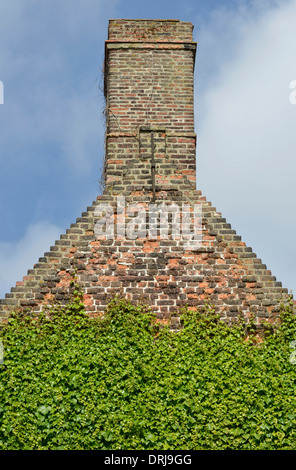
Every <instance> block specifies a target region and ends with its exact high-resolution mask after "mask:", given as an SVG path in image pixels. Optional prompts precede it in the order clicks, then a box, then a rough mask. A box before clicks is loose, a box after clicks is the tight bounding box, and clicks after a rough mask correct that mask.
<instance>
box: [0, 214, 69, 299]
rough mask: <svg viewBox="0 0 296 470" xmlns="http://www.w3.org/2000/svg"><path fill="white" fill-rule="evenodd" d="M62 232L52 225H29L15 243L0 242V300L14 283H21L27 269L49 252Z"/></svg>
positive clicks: (41, 223)
mask: <svg viewBox="0 0 296 470" xmlns="http://www.w3.org/2000/svg"><path fill="white" fill-rule="evenodd" d="M61 233H63V231H62V230H61V229H60V228H59V227H56V226H55V225H53V224H49V223H47V222H40V223H37V224H34V225H30V226H29V227H28V229H27V231H26V233H25V235H24V237H23V238H22V239H21V240H19V241H18V242H16V243H2V242H0V298H3V297H4V296H5V294H6V293H7V292H9V291H10V289H11V287H14V286H15V283H16V281H21V280H22V278H23V277H24V276H25V275H26V274H27V271H28V269H31V268H33V264H35V263H37V262H38V259H39V258H40V257H42V256H43V254H44V253H45V252H47V251H49V248H50V246H52V245H54V242H55V240H58V239H59V238H60V235H61Z"/></svg>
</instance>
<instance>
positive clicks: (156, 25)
mask: <svg viewBox="0 0 296 470" xmlns="http://www.w3.org/2000/svg"><path fill="white" fill-rule="evenodd" d="M192 31H193V25H192V23H190V22H185V21H180V20H161V19H160V20H155V19H154V20H151V19H112V20H109V28H108V40H109V41H120V42H122V41H139V42H145V41H149V42H151V41H152V42H154V41H169V42H192Z"/></svg>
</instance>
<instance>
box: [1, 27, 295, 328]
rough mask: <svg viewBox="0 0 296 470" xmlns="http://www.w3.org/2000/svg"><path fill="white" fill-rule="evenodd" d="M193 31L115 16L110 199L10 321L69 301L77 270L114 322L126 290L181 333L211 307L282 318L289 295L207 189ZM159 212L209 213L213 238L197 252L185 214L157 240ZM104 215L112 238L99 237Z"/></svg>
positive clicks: (39, 276)
mask: <svg viewBox="0 0 296 470" xmlns="http://www.w3.org/2000/svg"><path fill="white" fill-rule="evenodd" d="M192 29H193V27H192V25H191V23H187V22H180V21H177V20H153V21H152V20H110V22H109V37H108V40H107V41H106V57H105V94H106V117H107V125H106V156H105V169H104V183H105V189H104V193H103V195H102V196H98V198H97V199H96V201H94V202H93V204H92V205H91V206H90V207H88V208H87V210H86V212H84V213H83V214H82V216H81V217H80V218H78V219H77V221H76V223H74V224H72V226H71V227H70V228H69V229H68V230H67V231H66V233H65V234H64V235H61V237H60V239H59V240H57V241H56V243H55V245H54V246H52V247H51V248H50V251H49V252H47V253H45V254H44V256H43V257H42V258H40V259H39V262H38V263H37V264H36V265H35V266H34V268H33V269H30V270H29V271H28V274H27V276H26V277H25V278H24V279H23V280H22V281H20V282H18V283H17V285H16V286H15V287H14V288H12V289H11V292H10V293H9V294H7V295H6V297H5V299H3V300H1V301H0V315H1V318H2V319H5V318H6V317H7V316H8V315H9V312H10V311H11V310H12V309H15V308H32V309H33V310H35V311H40V309H42V308H43V306H44V305H48V304H50V303H51V302H53V301H55V300H57V301H60V302H61V303H66V302H67V301H68V299H69V296H70V294H71V292H72V290H73V287H72V286H71V285H72V284H71V281H72V279H73V275H74V274H75V275H76V276H77V280H78V282H79V284H80V286H81V287H82V289H83V292H84V301H85V305H86V310H87V311H88V312H89V314H91V315H101V314H103V313H104V310H105V308H106V306H107V304H108V301H109V300H110V298H111V297H112V296H113V295H116V294H119V293H120V294H122V295H124V296H125V297H127V298H129V299H130V300H132V301H133V302H143V301H144V302H146V303H147V304H148V305H149V306H151V307H152V308H153V309H154V310H155V312H156V314H157V316H158V318H159V319H160V320H161V321H165V322H171V325H172V327H178V326H179V309H180V308H181V307H183V306H185V305H187V306H189V307H190V308H192V309H197V308H198V307H199V306H200V305H203V304H204V303H205V302H208V301H209V302H212V303H214V304H215V305H216V306H217V309H218V311H219V312H220V314H221V317H222V318H223V319H225V320H232V319H236V318H237V317H238V315H243V316H244V317H245V318H248V317H249V316H250V315H251V314H254V315H255V318H256V320H257V322H258V323H261V322H262V321H263V320H269V321H272V320H273V319H274V318H275V317H276V316H277V315H278V311H279V302H280V301H281V300H282V299H283V300H285V299H287V296H288V292H287V290H286V289H283V288H282V286H281V283H279V282H277V281H276V279H275V278H274V277H273V276H272V274H271V272H270V271H269V270H268V269H267V267H266V266H265V265H264V264H263V263H262V261H261V260H260V259H258V258H257V257H256V254H254V253H253V251H252V249H251V248H249V247H247V246H246V245H245V243H243V242H242V240H241V238H240V237H239V236H238V235H237V234H236V232H235V231H234V230H233V229H232V228H231V226H230V224H228V223H227V222H226V220H225V219H224V218H223V217H222V215H221V214H220V213H219V212H217V210H216V208H214V207H213V206H212V205H211V203H210V202H208V201H207V200H206V198H205V197H204V196H203V195H202V194H201V192H200V191H197V190H196V189H195V185H196V173H195V172H196V164H195V149H196V135H195V133H194V115H193V91H194V90H193V71H194V62H195V51H196V44H195V43H194V42H193V41H192ZM120 197H121V198H125V199H124V202H125V208H126V210H127V212H128V209H129V208H131V205H132V204H134V205H135V204H137V205H138V206H139V205H140V208H141V209H142V212H141V214H142V215H141V217H140V216H139V213H138V217H137V219H135V215H132V213H131V214H127V217H124V218H122V217H123V214H122V213H121V212H122V211H121V207H120V206H119V205H118V201H119V198H120ZM153 204H154V206H155V207H156V208H159V207H160V206H161V205H164V206H166V207H169V208H170V209H172V208H173V209H174V211H176V212H177V213H178V214H181V215H182V209H183V206H184V204H185V205H186V207H187V208H190V210H191V212H190V214H191V215H192V214H193V211H194V208H195V207H196V206H198V207H199V208H200V209H201V214H202V221H201V222H202V223H201V225H200V230H201V237H202V239H201V241H200V242H199V243H197V244H196V246H195V245H194V246H193V247H190V248H189V249H188V247H187V248H186V236H184V234H183V233H181V234H180V235H179V236H176V234H175V233H174V226H173V220H174V219H173V217H174V214H173V213H172V214H171V216H170V217H169V218H168V225H167V229H168V232H167V233H166V234H165V236H163V233H162V232H161V230H160V221H159V220H158V219H155V220H154V221H153V223H154V225H153V224H152V229H153V230H152V233H151V231H150V232H148V231H147V227H148V223H149V217H148V215H149V209H150V212H151V206H152V205H153ZM103 207H105V209H106V210H105V212H104V211H102V208H103ZM106 211H107V212H106ZM108 211H109V212H108ZM108 214H109V215H108ZM136 215H137V213H136ZM102 216H103V217H104V220H105V225H106V226H107V225H108V226H109V227H111V229H112V230H111V235H110V236H109V238H108V237H106V236H104V235H103V234H99V235H98V230H97V228H98V222H99V221H100V220H101V221H102V218H101V217H102ZM181 218H182V217H181ZM122 221H124V223H125V228H126V229H127V230H126V232H125V233H123V231H122V229H123V225H122ZM136 222H137V223H136ZM130 228H134V231H133V232H132V233H133V235H135V233H136V235H137V236H136V237H134V238H133V237H131V236H129V235H128V234H129V229H130ZM149 228H150V229H151V226H150V227H149ZM135 229H136V230H135Z"/></svg>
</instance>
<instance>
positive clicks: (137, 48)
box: [105, 20, 196, 193]
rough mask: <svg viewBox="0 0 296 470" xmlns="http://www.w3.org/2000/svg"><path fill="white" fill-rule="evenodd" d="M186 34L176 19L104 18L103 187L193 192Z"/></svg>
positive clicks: (190, 48)
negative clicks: (107, 22) (104, 114)
mask: <svg viewBox="0 0 296 470" xmlns="http://www.w3.org/2000/svg"><path fill="white" fill-rule="evenodd" d="M192 30H193V26H192V24H191V23H188V22H180V21H179V20H110V22H109V36H108V40H107V41H106V46H105V96H106V117H107V126H106V127H107V129H106V165H105V184H106V187H108V188H110V187H112V188H113V190H114V191H116V192H119V193H120V192H123V191H125V190H130V189H132V188H135V187H138V188H139V186H140V190H143V192H144V193H149V192H151V191H152V192H153V190H155V192H156V193H157V192H158V191H160V190H162V191H163V190H166V189H171V190H172V189H180V188H188V187H191V188H195V169H196V164H195V145H196V135H195V133H194V102H193V72H194V62H195V53H196V43H195V42H193V41H192Z"/></svg>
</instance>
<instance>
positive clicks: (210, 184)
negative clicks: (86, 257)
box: [0, 0, 296, 298]
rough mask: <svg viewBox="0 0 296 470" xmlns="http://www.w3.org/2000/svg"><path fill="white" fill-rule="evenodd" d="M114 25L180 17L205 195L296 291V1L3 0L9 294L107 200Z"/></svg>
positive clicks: (4, 270)
mask: <svg viewBox="0 0 296 470" xmlns="http://www.w3.org/2000/svg"><path fill="white" fill-rule="evenodd" d="M109 18H174V19H180V20H184V21H191V22H192V23H193V24H194V39H195V40H196V41H197V42H198V51H197V63H196V69H195V120H196V132H197V134H198V148H197V170H198V179H197V181H198V188H199V189H201V190H202V191H203V193H204V195H205V196H206V197H207V198H208V199H209V200H211V201H212V203H213V205H214V206H215V207H216V208H217V210H218V211H220V212H221V213H222V215H223V216H224V217H226V219H227V221H228V222H229V223H231V225H232V227H233V228H234V229H235V230H236V231H237V233H238V234H239V235H241V236H242V238H243V241H245V242H246V244H247V245H248V246H251V247H252V248H253V250H254V251H255V252H256V253H257V255H258V257H260V258H261V259H262V261H263V262H264V263H265V264H266V265H267V267H268V268H269V269H271V270H272V272H273V274H274V275H275V276H276V277H277V279H278V280H279V281H282V283H283V285H284V286H285V287H287V288H288V289H289V290H293V292H294V290H295V288H296V270H295V267H294V266H295V263H296V245H295V243H294V239H295V235H296V217H294V213H295V200H296V185H295V173H296V171H295V170H296V159H295V149H296V132H295V124H296V105H292V104H291V102H290V100H289V96H290V94H291V91H292V90H291V89H290V83H291V82H292V81H294V80H296V62H295V57H296V35H295V22H296V0H278V1H276V0H262V1H260V0H256V1H247V0H241V1H239V0H232V1H217V0H208V1H201V0H184V1H182V2H179V1H176V0H171V1H167V0H158V1H155V0H151V1H150V2H147V3H144V2H138V1H132V0H124V1H123V0H108V1H107V0H59V1H58V0H42V1H40V0H2V1H1V4H0V81H2V82H3V84H4V104H0V165H1V166H0V168H1V172H0V220H1V224H0V298H1V297H3V296H4V295H5V293H6V292H8V291H9V290H10V288H11V287H13V286H14V285H15V282H16V281H18V280H21V279H22V277H23V276H24V275H25V274H26V273H27V270H28V269H30V268H31V267H32V266H33V264H34V263H36V262H37V261H38V258H39V257H41V256H42V255H43V253H44V252H45V251H48V250H49V247H50V246H51V245H53V244H54V242H55V240H56V239H58V238H59V236H60V234H62V233H64V232H65V231H66V229H67V228H68V227H69V226H70V224H71V223H73V222H75V220H76V218H77V217H79V216H80V214H81V212H83V211H84V210H85V209H86V207H87V206H89V205H91V203H92V201H93V200H95V199H96V196H97V194H98V192H99V180H100V173H101V169H102V163H103V158H104V119H103V114H102V111H103V108H104V99H103V93H102V65H103V58H104V41H105V39H106V38H107V28H108V20H109Z"/></svg>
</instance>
